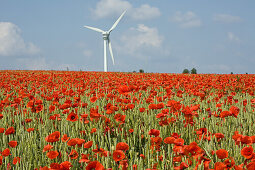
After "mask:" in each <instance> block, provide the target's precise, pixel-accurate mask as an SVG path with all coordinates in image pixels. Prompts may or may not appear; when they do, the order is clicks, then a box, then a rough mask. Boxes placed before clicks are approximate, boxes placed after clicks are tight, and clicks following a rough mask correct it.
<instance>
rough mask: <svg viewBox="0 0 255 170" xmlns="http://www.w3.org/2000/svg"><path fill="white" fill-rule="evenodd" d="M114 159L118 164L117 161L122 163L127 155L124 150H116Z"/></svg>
mask: <svg viewBox="0 0 255 170" xmlns="http://www.w3.org/2000/svg"><path fill="white" fill-rule="evenodd" d="M112 156H113V159H114V160H115V161H116V162H117V161H121V160H123V159H124V158H125V154H124V152H123V151H122V150H115V151H114V152H113V155H112Z"/></svg>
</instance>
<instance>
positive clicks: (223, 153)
mask: <svg viewBox="0 0 255 170" xmlns="http://www.w3.org/2000/svg"><path fill="white" fill-rule="evenodd" d="M216 155H217V156H218V158H219V159H225V158H227V157H228V151H226V150H225V149H219V150H217V151H216Z"/></svg>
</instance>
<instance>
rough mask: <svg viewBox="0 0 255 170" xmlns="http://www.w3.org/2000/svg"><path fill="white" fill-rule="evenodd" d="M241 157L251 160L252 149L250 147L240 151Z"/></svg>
mask: <svg viewBox="0 0 255 170" xmlns="http://www.w3.org/2000/svg"><path fill="white" fill-rule="evenodd" d="M241 155H243V157H245V158H246V159H251V158H252V157H253V148H252V146H249V147H244V148H243V149H242V150H241Z"/></svg>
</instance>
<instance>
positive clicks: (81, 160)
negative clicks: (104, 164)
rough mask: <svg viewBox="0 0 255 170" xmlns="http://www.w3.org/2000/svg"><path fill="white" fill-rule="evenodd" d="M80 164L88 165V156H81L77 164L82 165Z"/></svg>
mask: <svg viewBox="0 0 255 170" xmlns="http://www.w3.org/2000/svg"><path fill="white" fill-rule="evenodd" d="M82 162H86V163H88V162H90V160H89V154H83V153H82V154H81V159H80V160H79V163H82Z"/></svg>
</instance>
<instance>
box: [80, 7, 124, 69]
mask: <svg viewBox="0 0 255 170" xmlns="http://www.w3.org/2000/svg"><path fill="white" fill-rule="evenodd" d="M125 13H126V11H124V12H123V13H122V14H121V16H120V17H119V18H118V19H117V21H116V22H115V23H114V24H113V26H112V27H111V29H109V30H108V31H103V30H101V29H99V28H95V27H90V26H84V27H85V28H88V29H91V30H94V31H97V32H100V33H102V35H103V40H104V71H105V72H107V58H106V47H107V44H108V48H109V51H110V54H111V57H112V63H113V65H114V57H113V53H112V44H111V41H110V38H109V36H110V33H111V32H112V30H114V28H115V27H116V26H117V25H118V23H119V22H120V20H121V18H122V17H123V16H124V14H125Z"/></svg>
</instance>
